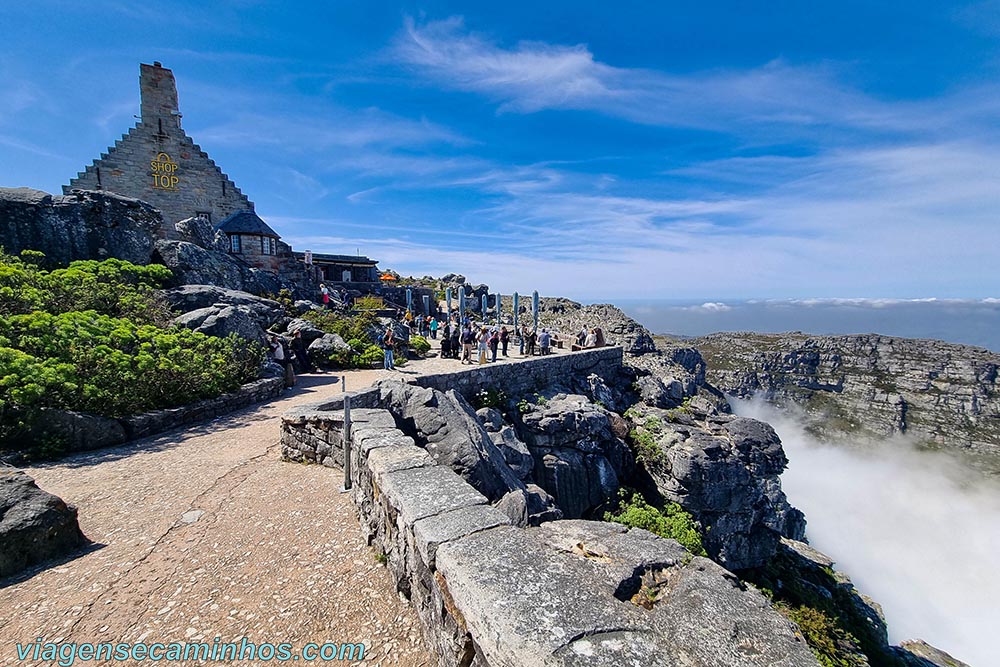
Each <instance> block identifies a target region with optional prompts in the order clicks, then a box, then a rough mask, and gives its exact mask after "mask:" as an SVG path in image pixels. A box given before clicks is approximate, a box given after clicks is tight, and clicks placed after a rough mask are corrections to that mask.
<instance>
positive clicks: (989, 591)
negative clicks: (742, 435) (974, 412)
mask: <svg viewBox="0 0 1000 667" xmlns="http://www.w3.org/2000/svg"><path fill="white" fill-rule="evenodd" d="M733 403H734V409H735V410H736V411H737V412H738V413H740V414H742V415H746V416H750V417H755V418H758V419H762V420H764V421H767V422H768V423H770V424H771V425H772V426H774V428H775V430H776V431H777V432H778V434H779V435H780V436H781V439H782V442H783V443H784V446H785V451H786V453H787V455H788V458H789V461H790V464H789V466H788V470H787V471H786V472H785V473H784V475H782V486H783V488H784V490H785V492H786V493H787V494H788V498H789V500H790V501H791V502H792V504H794V505H795V506H797V507H798V508H799V509H801V510H802V511H803V512H805V514H806V518H807V519H808V521H809V526H808V530H807V536H808V538H809V540H810V542H811V544H812V545H813V546H814V547H816V548H817V549H819V550H820V551H823V552H824V553H826V554H828V555H829V556H830V557H832V558H833V559H834V560H836V561H837V566H836V567H837V569H838V570H841V571H843V572H845V573H846V574H848V575H849V576H850V577H851V578H852V579H853V581H854V583H855V586H857V588H858V589H859V590H860V591H861V592H863V593H866V594H868V595H870V596H872V597H873V598H874V599H875V600H876V601H877V602H879V603H880V604H881V605H882V607H883V610H884V611H885V615H886V618H887V620H888V624H889V639H890V641H891V642H893V643H899V642H900V641H902V640H905V639H913V638H920V639H924V640H925V641H928V642H930V643H931V644H933V645H935V646H937V647H939V648H941V649H943V650H945V651H948V652H949V653H951V654H952V655H953V656H954V657H956V658H959V659H961V660H964V661H966V662H968V663H969V664H971V665H973V666H975V667H978V666H980V665H988V664H992V663H993V661H994V659H995V657H996V646H995V638H994V636H993V635H994V633H995V632H996V628H997V627H1000V606H998V605H997V602H996V601H997V600H1000V574H998V573H997V571H996V570H995V568H994V567H993V565H994V563H995V561H996V554H997V553H998V551H1000V485H998V484H997V483H996V482H994V481H989V480H985V479H983V478H982V477H979V476H977V475H975V474H974V473H972V472H970V471H969V470H968V469H967V468H966V467H964V466H963V465H962V464H961V463H960V462H958V461H957V460H956V459H954V458H952V457H951V456H949V455H945V454H940V453H928V452H919V451H916V450H915V449H913V448H912V447H909V446H908V445H907V444H906V443H905V442H901V441H896V440H886V441H882V442H870V443H859V444H858V446H856V447H847V446H834V445H829V444H825V443H822V442H819V441H817V440H816V439H815V438H813V437H811V436H810V435H809V434H807V433H806V432H805V431H804V429H803V426H802V422H801V421H800V420H799V419H797V418H796V417H795V415H794V414H792V413H789V412H784V411H778V410H777V409H775V408H773V407H771V406H767V405H765V404H763V403H760V402H751V403H748V402H738V401H734V402H733Z"/></svg>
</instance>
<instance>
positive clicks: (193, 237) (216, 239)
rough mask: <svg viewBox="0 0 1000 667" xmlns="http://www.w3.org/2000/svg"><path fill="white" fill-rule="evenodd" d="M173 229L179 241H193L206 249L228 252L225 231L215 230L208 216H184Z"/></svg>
mask: <svg viewBox="0 0 1000 667" xmlns="http://www.w3.org/2000/svg"><path fill="white" fill-rule="evenodd" d="M174 229H175V230H176V231H177V234H178V235H179V236H180V240H181V241H187V242H188V243H194V244H195V245H197V246H201V247H202V248H205V249H206V250H215V251H216V252H228V251H229V241H228V237H226V235H225V233H223V232H221V231H219V230H217V229H216V228H215V227H214V226H213V225H212V223H211V222H209V220H208V218H205V217H202V216H196V217H194V218H186V219H184V220H180V221H178V222H177V223H175V224H174Z"/></svg>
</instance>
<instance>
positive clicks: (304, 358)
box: [292, 331, 316, 373]
mask: <svg viewBox="0 0 1000 667" xmlns="http://www.w3.org/2000/svg"><path fill="white" fill-rule="evenodd" d="M292 352H294V353H295V360H296V361H297V362H298V365H299V373H312V372H313V371H314V370H316V369H315V368H313V365H312V362H311V361H310V360H309V351H308V350H307V349H306V342H305V341H304V340H302V332H301V331H296V332H295V335H294V336H293V337H292Z"/></svg>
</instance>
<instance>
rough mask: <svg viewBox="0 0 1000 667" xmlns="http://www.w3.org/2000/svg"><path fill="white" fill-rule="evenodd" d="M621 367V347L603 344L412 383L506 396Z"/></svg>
mask: <svg viewBox="0 0 1000 667" xmlns="http://www.w3.org/2000/svg"><path fill="white" fill-rule="evenodd" d="M621 367H622V348H620V347H605V348H600V349H597V350H581V351H579V352H573V353H572V354H553V355H550V356H547V357H537V358H532V359H529V360H526V361H515V362H513V363H504V364H488V365H485V366H477V367H474V368H472V369H471V370H464V371H456V372H454V373H441V374H439V375H424V376H422V377H418V378H416V379H415V380H414V381H413V383H414V384H417V385H419V386H421V387H430V388H432V389H437V390H438V391H448V390H449V389H455V390H456V391H458V392H459V393H460V394H462V395H463V396H464V397H465V398H466V399H470V398H471V397H472V396H473V395H474V394H476V392H479V391H481V390H484V389H487V390H488V389H498V388H502V389H503V390H504V391H505V392H507V395H508V396H519V395H522V394H529V393H532V392H535V391H539V390H541V389H543V388H545V387H548V386H550V385H552V384H553V383H554V382H555V383H558V382H559V381H560V380H570V379H571V378H580V379H586V377H587V376H588V375H590V374H592V373H593V374H596V375H599V376H600V377H602V378H606V379H607V378H613V377H615V375H617V373H618V371H619V370H620V369H621Z"/></svg>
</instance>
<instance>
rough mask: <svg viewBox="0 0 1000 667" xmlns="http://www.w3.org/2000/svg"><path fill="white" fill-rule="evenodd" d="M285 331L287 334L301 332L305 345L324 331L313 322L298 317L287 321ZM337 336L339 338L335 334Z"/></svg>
mask: <svg viewBox="0 0 1000 667" xmlns="http://www.w3.org/2000/svg"><path fill="white" fill-rule="evenodd" d="M285 333H286V334H288V335H289V336H294V335H295V334H296V333H301V334H302V341H303V342H304V343H305V344H306V346H307V347H308V346H309V345H310V344H312V342H313V341H314V340H316V339H318V338H322V337H323V335H324V331H323V330H322V329H318V328H317V327H316V325H315V324H313V323H312V322H310V321H309V320H303V319H301V318H298V317H296V318H294V319H292V321H291V322H289V323H288V326H287V327H285ZM337 338H340V336H337ZM341 342H343V339H341Z"/></svg>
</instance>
